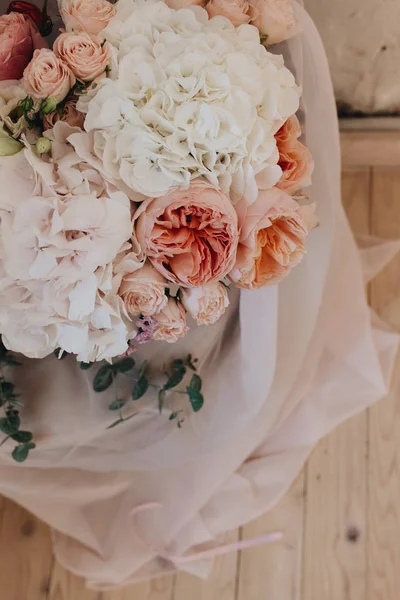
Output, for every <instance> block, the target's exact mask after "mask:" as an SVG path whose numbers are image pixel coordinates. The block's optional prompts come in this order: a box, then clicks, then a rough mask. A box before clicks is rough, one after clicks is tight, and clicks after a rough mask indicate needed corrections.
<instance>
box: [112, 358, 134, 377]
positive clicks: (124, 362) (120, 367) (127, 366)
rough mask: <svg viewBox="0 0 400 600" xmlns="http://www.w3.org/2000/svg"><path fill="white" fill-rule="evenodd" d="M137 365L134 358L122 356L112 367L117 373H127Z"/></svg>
mask: <svg viewBox="0 0 400 600" xmlns="http://www.w3.org/2000/svg"><path fill="white" fill-rule="evenodd" d="M134 366H135V361H134V360H133V358H129V356H127V357H126V358H122V359H121V360H119V361H118V362H117V363H115V364H113V366H112V368H113V371H114V372H115V373H127V372H128V371H130V370H131V369H133V367H134Z"/></svg>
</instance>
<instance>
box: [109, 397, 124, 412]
mask: <svg viewBox="0 0 400 600" xmlns="http://www.w3.org/2000/svg"><path fill="white" fill-rule="evenodd" d="M123 406H125V400H122V399H121V398H117V399H116V400H114V402H111V404H110V405H109V407H108V408H109V409H110V410H119V409H120V408H122V407H123Z"/></svg>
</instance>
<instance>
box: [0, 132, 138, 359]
mask: <svg viewBox="0 0 400 600" xmlns="http://www.w3.org/2000/svg"><path fill="white" fill-rule="evenodd" d="M78 131H79V130H75V129H74V128H71V127H70V126H69V125H67V124H65V123H57V124H56V126H55V127H54V129H53V130H52V131H51V132H48V134H47V136H48V137H49V138H50V139H51V141H52V156H53V159H52V161H51V162H50V161H48V162H46V161H44V160H43V159H40V158H39V157H38V156H37V155H35V154H34V152H33V151H32V149H31V148H30V147H29V146H28V147H27V149H26V150H25V152H20V153H19V154H17V155H15V156H12V157H7V158H4V159H3V161H2V163H1V165H0V185H1V187H2V195H1V197H0V240H1V244H0V258H1V260H0V330H1V332H2V335H3V339H4V342H5V344H6V345H7V347H8V348H10V349H11V350H14V351H17V352H22V353H23V354H25V355H26V356H29V357H33V358H42V357H44V356H46V355H47V354H49V353H50V352H52V351H53V350H55V349H56V348H58V347H61V348H63V349H64V350H66V351H67V352H72V353H74V354H77V355H78V359H79V360H82V361H85V362H89V361H94V360H101V359H104V358H112V357H113V356H116V355H118V354H121V353H123V352H125V350H126V349H127V341H128V339H131V338H133V337H134V336H135V333H136V330H135V327H134V326H133V325H132V323H131V321H130V319H129V318H128V317H127V315H126V314H125V310H124V305H123V302H122V301H121V299H120V298H119V297H118V295H117V294H116V293H115V288H116V289H118V287H119V284H120V281H121V278H122V275H123V273H124V262H125V263H126V262H127V263H128V264H127V268H128V269H129V271H132V270H134V269H135V268H139V266H141V265H142V260H141V259H138V260H136V259H135V260H132V252H131V244H130V242H128V240H130V238H131V235H132V218H131V206H130V201H129V199H128V198H127V197H126V196H125V194H123V193H122V192H120V191H118V190H116V189H115V188H113V187H112V186H110V185H109V184H107V183H106V182H105V181H104V180H103V178H102V177H101V176H100V174H99V173H98V172H97V171H96V170H95V169H94V168H93V167H91V166H89V165H88V164H87V163H86V162H85V161H83V160H82V159H81V158H80V157H79V156H78V155H77V154H76V152H75V150H74V148H73V146H72V144H71V143H70V142H69V141H68V140H67V138H68V137H69V136H71V138H70V139H71V140H72V139H73V134H74V133H75V132H78ZM116 257H117V258H116ZM112 261H114V262H112ZM117 271H118V273H117Z"/></svg>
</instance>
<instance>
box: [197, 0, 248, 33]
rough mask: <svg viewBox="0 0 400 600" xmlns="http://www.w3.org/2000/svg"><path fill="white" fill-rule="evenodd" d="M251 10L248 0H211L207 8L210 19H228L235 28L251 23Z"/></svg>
mask: <svg viewBox="0 0 400 600" xmlns="http://www.w3.org/2000/svg"><path fill="white" fill-rule="evenodd" d="M249 8H250V7H249V3H248V2H246V0H210V2H209V3H208V4H207V6H206V10H207V12H208V16H209V17H210V18H212V17H216V16H221V17H226V18H227V19H229V20H230V22H231V23H232V25H234V26H235V27H239V25H244V24H245V23H249V21H250V17H249V15H248V11H249Z"/></svg>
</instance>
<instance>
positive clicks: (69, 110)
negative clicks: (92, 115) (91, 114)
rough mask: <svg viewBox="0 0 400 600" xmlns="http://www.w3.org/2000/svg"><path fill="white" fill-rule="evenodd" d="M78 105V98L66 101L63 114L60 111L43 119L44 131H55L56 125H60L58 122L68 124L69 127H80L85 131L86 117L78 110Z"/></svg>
mask: <svg viewBox="0 0 400 600" xmlns="http://www.w3.org/2000/svg"><path fill="white" fill-rule="evenodd" d="M76 103H77V98H76V97H73V98H71V99H68V100H67V101H66V103H65V104H64V106H63V109H62V112H61V113H60V112H59V111H58V110H55V111H53V112H51V113H50V114H48V115H46V116H45V117H44V119H43V126H44V129H46V130H47V129H53V127H54V125H55V124H56V123H58V121H63V122H64V123H68V125H71V127H80V128H81V129H83V124H84V122H85V115H84V114H83V113H81V112H80V111H79V110H77V108H76Z"/></svg>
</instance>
